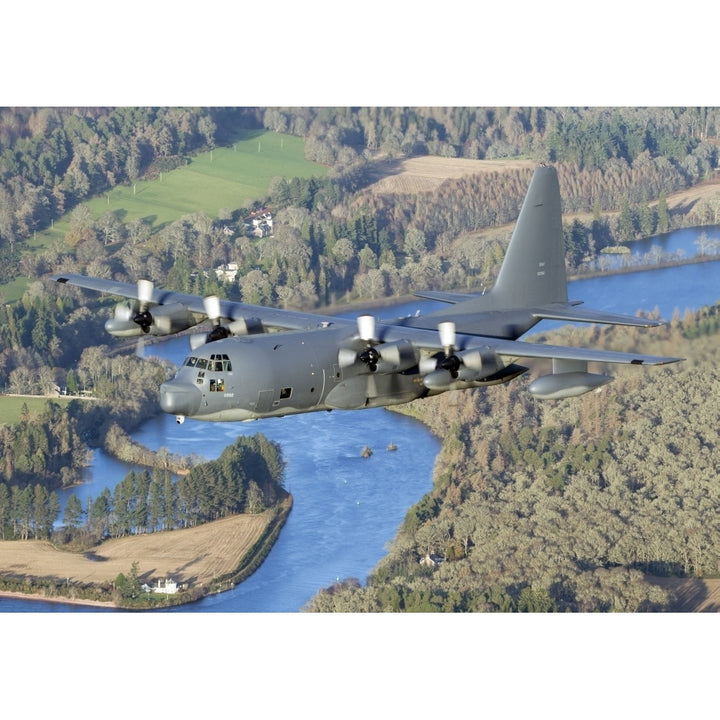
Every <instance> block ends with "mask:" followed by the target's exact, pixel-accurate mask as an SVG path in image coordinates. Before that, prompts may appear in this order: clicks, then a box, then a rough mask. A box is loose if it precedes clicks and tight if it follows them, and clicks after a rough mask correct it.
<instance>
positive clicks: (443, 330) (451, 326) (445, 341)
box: [438, 321, 455, 353]
mask: <svg viewBox="0 0 720 720" xmlns="http://www.w3.org/2000/svg"><path fill="white" fill-rule="evenodd" d="M438 333H439V334H440V342H441V343H442V346H443V347H444V348H445V349H446V350H447V349H448V348H450V353H452V348H454V347H455V323H454V322H451V321H448V322H441V323H440V324H439V325H438Z"/></svg>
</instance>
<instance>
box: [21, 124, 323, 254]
mask: <svg viewBox="0 0 720 720" xmlns="http://www.w3.org/2000/svg"><path fill="white" fill-rule="evenodd" d="M326 174H327V168H325V167H324V166H322V165H318V164H316V163H312V162H309V161H308V160H306V159H305V155H304V140H303V139H302V138H299V137H294V136H292V135H281V134H279V133H274V132H257V131H256V132H251V131H248V132H245V133H243V134H242V135H239V136H238V139H237V141H236V142H234V143H233V145H232V146H230V147H221V148H215V149H214V150H212V151H211V152H206V153H203V154H201V155H197V156H195V157H193V158H191V159H189V160H188V163H187V164H186V165H184V166H182V167H179V168H177V169H175V170H172V171H170V172H164V173H161V174H160V175H159V176H158V177H157V178H155V179H152V180H142V181H138V182H136V183H133V184H132V185H119V186H117V187H115V188H113V189H112V190H110V191H109V192H107V193H105V194H103V195H100V196H98V197H95V198H93V199H91V200H87V201H86V202H85V204H86V205H87V206H88V207H89V208H90V210H91V212H92V214H93V217H95V218H96V219H97V218H99V217H100V216H101V215H102V214H103V213H104V212H106V211H107V210H112V211H113V212H115V213H116V214H117V215H118V217H119V218H120V220H121V221H122V222H128V221H129V220H132V219H134V218H141V219H143V220H145V221H146V222H149V223H151V224H152V230H153V232H156V231H157V230H160V229H161V228H163V227H164V226H165V225H167V224H169V223H171V222H173V221H175V220H177V219H178V218H180V217H182V216H183V215H187V214H189V213H193V212H204V213H205V214H206V215H209V216H210V217H216V216H217V215H218V213H219V211H220V209H222V208H227V209H230V210H234V209H237V208H240V207H248V206H250V205H251V204H252V203H253V202H254V201H255V200H259V199H261V198H263V197H264V196H265V195H267V192H268V188H269V186H270V182H271V180H272V179H273V178H274V177H277V176H282V177H285V178H293V177H303V178H305V177H311V176H314V175H315V176H324V175H326ZM69 228H70V213H68V214H66V215H65V216H64V217H62V218H61V219H59V220H56V221H55V223H54V226H53V228H51V229H47V230H45V231H43V232H38V233H37V234H36V236H35V237H34V238H32V239H31V240H30V241H29V242H28V246H29V247H36V248H39V247H43V246H45V245H46V244H48V243H50V242H51V241H52V240H57V239H62V238H63V237H64V236H65V233H66V232H67V231H68V230H69Z"/></svg>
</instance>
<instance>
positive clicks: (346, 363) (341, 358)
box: [338, 348, 358, 368]
mask: <svg viewBox="0 0 720 720" xmlns="http://www.w3.org/2000/svg"><path fill="white" fill-rule="evenodd" d="M357 357H358V356H357V353H356V352H355V351H354V350H352V349H351V348H340V350H339V351H338V365H340V367H341V368H347V367H350V366H351V365H354V364H355V361H356V360H357Z"/></svg>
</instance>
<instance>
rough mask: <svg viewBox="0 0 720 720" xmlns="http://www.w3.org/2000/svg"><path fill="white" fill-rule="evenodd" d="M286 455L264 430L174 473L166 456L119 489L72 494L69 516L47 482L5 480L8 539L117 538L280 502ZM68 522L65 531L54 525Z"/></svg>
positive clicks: (0, 496) (0, 518) (0, 530)
mask: <svg viewBox="0 0 720 720" xmlns="http://www.w3.org/2000/svg"><path fill="white" fill-rule="evenodd" d="M284 467H285V465H284V461H283V459H282V451H281V450H280V448H279V447H278V446H277V444H276V443H273V442H272V441H270V440H268V439H267V438H266V437H265V436H264V435H262V434H258V435H255V436H252V437H244V436H241V437H239V438H237V440H236V441H235V443H234V444H233V445H230V446H228V447H227V448H225V450H224V451H223V452H222V454H221V455H220V457H219V458H218V459H217V460H212V461H209V462H205V463H200V464H197V465H195V466H194V467H193V468H192V469H191V470H190V471H189V472H187V473H184V474H182V475H181V476H180V477H177V478H175V477H173V475H172V474H171V472H170V471H169V470H168V469H167V467H165V466H164V464H163V462H162V454H160V455H158V457H157V459H156V464H155V467H154V468H153V469H152V471H150V470H145V471H135V470H133V471H131V472H130V473H128V474H127V475H126V476H125V478H124V479H123V480H122V481H121V482H119V483H118V484H117V485H116V486H115V489H114V491H112V492H111V491H110V490H109V489H108V488H105V489H104V490H103V491H102V493H101V494H100V495H99V496H98V497H97V498H94V499H93V498H90V499H89V500H88V503H87V507H83V506H82V504H81V503H80V501H79V500H78V498H77V496H76V495H70V497H69V498H68V502H67V503H66V506H65V511H64V513H63V516H62V518H61V517H60V504H59V501H58V497H57V493H56V492H54V491H49V492H48V490H47V489H46V488H45V487H44V486H43V485H41V484H35V485H32V484H29V483H28V484H26V485H25V487H24V488H23V487H22V486H21V485H19V484H10V485H8V484H6V483H3V482H0V539H2V540H12V539H16V540H27V539H28V538H35V539H38V538H41V539H47V538H53V539H54V540H55V541H56V542H61V543H62V542H71V541H72V542H81V543H82V544H83V545H85V546H87V545H92V544H94V543H96V542H98V541H100V540H103V539H106V538H109V537H115V538H116V537H123V536H125V535H130V534H135V533H148V532H156V531H160V530H174V529H177V528H187V527H194V526H196V525H200V524H202V523H205V522H210V521H212V520H218V519H220V518H223V517H227V516H228V515H232V514H237V513H260V512H263V511H264V510H266V509H267V508H270V507H274V506H276V505H277V504H278V503H279V502H280V501H282V500H283V499H284V498H285V497H286V496H287V493H286V491H285V490H284V488H283V472H284ZM58 520H60V521H61V522H62V524H63V528H62V529H61V530H54V529H53V526H54V523H55V522H57V521H58Z"/></svg>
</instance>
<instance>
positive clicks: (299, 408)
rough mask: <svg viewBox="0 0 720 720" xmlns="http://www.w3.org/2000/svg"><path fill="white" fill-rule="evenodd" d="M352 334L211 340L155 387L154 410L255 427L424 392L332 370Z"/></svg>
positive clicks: (417, 382) (384, 378)
mask: <svg viewBox="0 0 720 720" xmlns="http://www.w3.org/2000/svg"><path fill="white" fill-rule="evenodd" d="M351 337H352V333H349V332H348V329H347V328H338V329H333V328H326V329H323V330H318V331H316V332H315V333H314V334H313V336H312V338H310V336H309V335H308V333H307V332H284V333H271V334H264V335H248V336H245V337H235V338H227V339H225V340H218V341H216V342H213V343H209V344H208V345H205V346H202V347H201V348H198V350H196V351H194V352H193V353H192V354H191V355H190V356H189V357H188V358H186V359H185V362H184V363H183V365H182V366H181V367H180V368H179V370H178V372H177V374H176V376H175V377H174V378H173V379H172V380H170V381H168V382H165V383H163V385H162V386H161V387H160V405H161V407H162V409H163V410H164V411H165V412H167V413H170V414H174V415H176V416H179V417H182V416H188V417H196V418H198V419H202V420H217V421H228V420H256V419H258V418H263V417H282V416H283V415H292V414H296V413H302V412H309V411H313V410H333V409H336V408H337V409H356V408H361V407H373V406H379V405H388V404H397V403H403V402H409V401H410V400H414V399H415V398H417V397H419V396H420V395H422V394H423V393H424V392H426V389H425V388H424V386H423V384H422V379H421V378H420V376H419V375H418V374H417V372H416V373H414V374H403V373H394V374H388V375H372V376H371V375H369V374H367V373H365V374H357V370H356V369H354V368H349V369H343V368H341V367H340V365H339V364H338V351H337V348H338V345H339V344H341V343H343V342H347V341H348V340H349V339H350V338H351Z"/></svg>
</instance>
